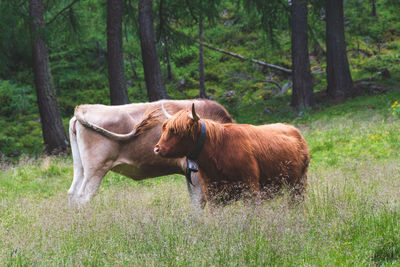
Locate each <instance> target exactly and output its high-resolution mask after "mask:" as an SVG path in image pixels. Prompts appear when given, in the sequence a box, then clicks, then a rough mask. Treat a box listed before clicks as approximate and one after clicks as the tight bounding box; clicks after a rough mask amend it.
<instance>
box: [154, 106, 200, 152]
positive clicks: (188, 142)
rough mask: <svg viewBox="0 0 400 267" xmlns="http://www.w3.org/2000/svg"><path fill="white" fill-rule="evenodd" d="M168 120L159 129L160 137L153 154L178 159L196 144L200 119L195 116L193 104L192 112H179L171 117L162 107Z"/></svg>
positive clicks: (190, 150)
mask: <svg viewBox="0 0 400 267" xmlns="http://www.w3.org/2000/svg"><path fill="white" fill-rule="evenodd" d="M162 110H163V112H164V115H165V116H166V117H167V118H168V120H166V121H165V122H164V123H163V125H162V127H161V131H162V134H161V137H160V140H159V141H158V143H157V145H156V146H155V147H154V153H156V154H157V155H160V156H162V157H167V158H180V157H184V156H187V155H188V154H190V153H191V152H192V151H193V150H194V148H195V144H196V142H197V138H198V135H199V131H200V122H199V120H200V117H199V116H198V115H197V114H196V111H195V109H194V104H193V105H192V111H191V112H190V111H188V110H181V111H179V112H178V113H176V114H174V115H173V116H171V115H169V114H168V113H167V112H166V111H165V109H164V106H162Z"/></svg>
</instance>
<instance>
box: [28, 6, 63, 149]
mask: <svg viewBox="0 0 400 267" xmlns="http://www.w3.org/2000/svg"><path fill="white" fill-rule="evenodd" d="M29 13H30V16H31V24H30V31H31V38H32V60H33V73H34V79H35V87H36V94H37V102H38V106H39V113H40V120H41V123H42V132H43V139H44V144H45V146H46V150H45V151H46V153H48V154H60V153H62V152H64V151H66V149H67V147H68V139H67V136H66V134H65V130H64V127H63V125H62V122H61V116H60V111H59V109H58V104H57V99H56V95H55V91H54V85H53V81H52V77H51V71H50V62H49V57H48V54H47V47H46V43H45V42H44V39H43V36H42V34H43V31H44V29H45V22H44V19H43V3H42V0H30V3H29Z"/></svg>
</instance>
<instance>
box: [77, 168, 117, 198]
mask: <svg viewBox="0 0 400 267" xmlns="http://www.w3.org/2000/svg"><path fill="white" fill-rule="evenodd" d="M109 169H110V168H109V165H108V164H105V165H102V166H85V167H84V179H83V181H82V184H81V187H80V188H79V191H78V194H77V197H78V198H77V202H78V204H86V203H88V202H89V201H90V200H91V199H92V198H93V197H94V195H95V194H96V192H97V190H98V189H99V186H100V183H101V180H102V179H103V177H104V176H105V175H106V173H107V172H108V170H109Z"/></svg>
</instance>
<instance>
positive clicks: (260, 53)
mask: <svg viewBox="0 0 400 267" xmlns="http://www.w3.org/2000/svg"><path fill="white" fill-rule="evenodd" d="M342 4H343V5H342ZM329 5H331V6H329ZM399 11H400V3H399V2H398V1H395V0H365V1H362V0H346V1H343V3H341V1H327V2H326V3H325V1H318V0H315V1H277V0H276V1H257V0H243V1H236V0H226V1H225V0H224V1H222V0H220V1H202V0H196V1H183V0H175V1H172V0H159V1H153V2H151V1H144V0H143V1H133V0H126V1H120V0H116V1H100V0H91V1H79V0H74V1H52V0H48V1H43V2H42V1H39V0H32V1H30V2H28V1H20V0H9V1H4V0H2V1H1V2H0V13H1V14H2V16H1V18H0V28H1V31H0V51H1V53H0V62H1V64H0V100H1V103H2V104H1V107H0V151H1V154H0V155H1V156H2V157H7V158H13V157H18V156H19V155H21V154H30V155H39V154H40V153H42V152H43V151H44V150H45V151H46V152H47V153H52V154H57V153H61V152H64V151H66V150H67V148H68V145H67V142H68V138H67V136H66V134H65V129H67V123H68V119H69V118H70V117H71V116H72V115H73V110H74V107H75V106H76V105H79V104H83V103H102V104H124V103H128V102H143V101H148V100H156V99H161V98H165V97H169V98H172V99H184V98H196V97H206V98H212V99H214V100H216V101H218V102H220V103H221V104H223V105H225V106H226V107H227V109H228V110H229V111H230V113H231V114H232V115H233V116H234V117H235V119H236V120H237V121H238V122H250V123H256V124H259V123H265V122H275V121H288V122H291V121H293V120H294V119H296V118H301V117H302V116H306V115H307V114H308V113H310V112H315V111H318V110H321V109H323V108H324V107H326V106H329V105H333V104H337V103H341V102H343V101H344V100H345V99H347V98H349V97H354V96H356V95H362V94H371V93H375V94H376V93H383V92H386V91H388V90H391V89H393V88H395V87H396V84H397V83H398V81H399V78H400V76H399V64H398V63H399V61H400V56H399V50H400V38H399V33H400V20H399V19H398V14H400V12H399ZM329 18H332V19H331V20H332V21H333V22H331V23H329ZM335 21H339V24H334V23H337V22H335ZM340 22H341V23H340ZM329 24H330V25H329ZM149 25H150V26H149ZM146 27H147V28H146ZM329 27H330V28H329ZM149 29H150V30H149ZM152 30H154V31H153V32H152ZM307 36H308V38H307ZM296 42H297V43H296ZM141 44H142V47H143V48H141ZM152 44H153V45H152ZM154 44H155V46H154ZM202 44H204V45H202ZM330 44H331V45H330ZM336 45H337V46H336ZM152 47H154V48H153V49H152ZM143 49H144V50H143ZM35 51H36V52H37V53H35ZM143 51H144V52H143ZM307 53H308V55H307ZM232 55H233V56H232ZM235 56H236V57H235ZM239 56H241V57H242V59H240V58H238V57H239ZM346 56H347V57H346ZM336 59H338V60H336ZM255 60H256V61H257V62H256V61H255ZM296 60H297V61H296ZM308 61H309V62H308ZM347 62H348V63H347ZM146 63H147V66H149V67H147V69H146ZM271 64H273V65H271ZM296 66H297V70H296ZM329 66H330V67H329ZM293 71H294V72H293ZM292 72H293V73H292ZM35 75H36V76H35ZM335 75H336V76H335ZM40 77H41V78H40ZM296 77H297V78H296ZM35 81H36V83H35ZM146 81H147V82H146ZM41 106H42V107H41ZM40 107H41V108H40ZM388 108H390V105H389V106H388ZM39 111H40V112H39ZM46 113H47V115H46ZM58 114H59V115H58ZM46 124H47V126H46ZM42 127H43V129H42ZM42 130H43V133H44V134H42ZM46 132H47V133H48V134H47V136H50V137H47V138H46ZM42 136H43V137H44V140H45V141H43V138H42ZM46 140H47V141H46Z"/></svg>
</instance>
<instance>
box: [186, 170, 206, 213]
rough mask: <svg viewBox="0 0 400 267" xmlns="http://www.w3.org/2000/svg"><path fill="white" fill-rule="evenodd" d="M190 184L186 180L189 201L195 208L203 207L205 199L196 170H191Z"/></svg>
mask: <svg viewBox="0 0 400 267" xmlns="http://www.w3.org/2000/svg"><path fill="white" fill-rule="evenodd" d="M191 175H192V184H190V183H189V181H186V182H187V187H188V191H189V198H190V203H191V204H192V206H193V207H195V208H196V209H197V208H199V209H204V206H205V205H206V200H205V197H204V194H203V189H202V185H201V181H200V178H199V174H198V172H197V173H196V172H192V174H191Z"/></svg>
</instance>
